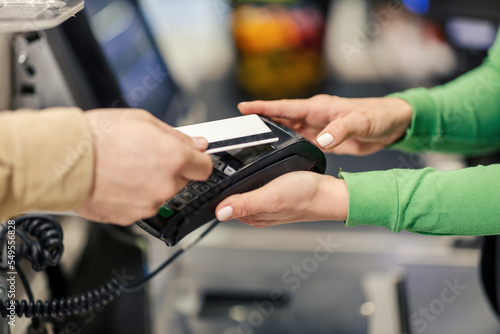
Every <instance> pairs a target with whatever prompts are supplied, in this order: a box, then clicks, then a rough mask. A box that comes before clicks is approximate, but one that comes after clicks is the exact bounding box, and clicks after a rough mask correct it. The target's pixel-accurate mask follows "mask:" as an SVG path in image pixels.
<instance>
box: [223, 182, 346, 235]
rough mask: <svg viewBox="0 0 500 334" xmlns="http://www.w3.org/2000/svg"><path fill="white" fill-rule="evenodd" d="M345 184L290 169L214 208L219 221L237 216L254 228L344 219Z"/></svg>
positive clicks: (236, 217) (229, 198) (227, 199)
mask: <svg viewBox="0 0 500 334" xmlns="http://www.w3.org/2000/svg"><path fill="white" fill-rule="evenodd" d="M348 207H349V195H348V192H347V186H346V184H345V182H344V181H343V180H338V179H336V178H334V177H333V176H327V175H320V174H316V173H312V172H293V173H288V174H285V175H282V176H280V177H279V178H277V179H275V180H273V181H271V182H269V183H268V184H267V185H265V186H263V187H262V188H259V189H257V190H254V191H251V192H248V193H245V194H238V195H233V196H230V197H228V198H226V199H225V200H224V201H222V202H221V203H220V204H219V205H218V206H217V208H216V210H215V212H216V213H217V218H218V219H219V220H221V221H224V220H228V219H233V218H234V219H238V220H241V221H242V222H244V223H245V224H249V225H252V226H255V227H268V226H273V225H280V224H286V223H292V222H300V221H316V220H346V219H347V213H348Z"/></svg>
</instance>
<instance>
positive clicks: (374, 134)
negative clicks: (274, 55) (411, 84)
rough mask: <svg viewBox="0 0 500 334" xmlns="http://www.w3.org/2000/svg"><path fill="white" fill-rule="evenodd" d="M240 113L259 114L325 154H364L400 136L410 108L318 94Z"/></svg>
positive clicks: (397, 102) (390, 101)
mask: <svg viewBox="0 0 500 334" xmlns="http://www.w3.org/2000/svg"><path fill="white" fill-rule="evenodd" d="M239 108H240V111H241V112H242V113H243V114H260V115H264V116H268V117H270V118H271V119H273V120H275V121H277V122H279V123H282V124H284V125H285V126H287V127H289V128H291V129H294V130H295V131H297V132H298V133H299V134H301V135H302V136H304V137H306V138H308V139H310V140H311V141H314V142H315V143H316V144H319V145H320V147H321V148H323V149H324V150H325V151H327V152H332V153H336V154H352V155H365V154H371V153H374V152H376V151H379V150H381V149H383V148H385V147H387V146H388V145H390V144H392V143H394V142H395V141H397V140H398V139H399V138H401V137H403V135H404V134H405V131H406V129H407V128H408V127H409V126H410V122H411V118H412V108H411V106H410V105H409V104H408V103H407V102H406V101H404V100H401V99H397V98H366V99H347V98H341V97H337V96H330V95H318V96H315V97H312V98H310V99H307V100H280V101H269V102H265V101H254V102H245V103H241V104H240V105H239Z"/></svg>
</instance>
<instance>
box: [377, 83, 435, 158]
mask: <svg viewBox="0 0 500 334" xmlns="http://www.w3.org/2000/svg"><path fill="white" fill-rule="evenodd" d="M386 97H390V98H399V99H402V100H405V101H406V102H408V103H409V104H410V105H411V107H412V111H413V112H412V120H411V125H410V127H409V128H408V130H406V134H405V136H404V137H403V138H402V139H401V140H400V141H398V142H396V143H394V144H393V145H391V146H389V147H388V148H390V149H398V150H402V151H407V152H421V151H428V150H430V149H432V147H430V143H431V142H433V140H435V139H436V137H440V136H441V134H440V133H434V132H435V129H440V128H441V126H440V125H441V124H440V121H441V120H440V119H439V117H438V116H437V114H436V105H435V102H434V99H433V98H432V97H431V94H429V91H428V89H426V88H414V89H409V90H407V91H405V92H402V93H394V94H390V95H388V96H386Z"/></svg>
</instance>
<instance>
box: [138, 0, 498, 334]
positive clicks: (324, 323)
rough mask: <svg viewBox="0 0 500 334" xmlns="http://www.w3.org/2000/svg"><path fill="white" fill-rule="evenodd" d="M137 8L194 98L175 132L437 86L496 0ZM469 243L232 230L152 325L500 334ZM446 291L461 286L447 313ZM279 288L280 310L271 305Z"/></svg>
mask: <svg viewBox="0 0 500 334" xmlns="http://www.w3.org/2000/svg"><path fill="white" fill-rule="evenodd" d="M142 3H143V6H144V9H145V12H146V14H147V16H148V18H149V19H150V22H151V25H152V27H153V31H154V33H155V37H156V40H157V42H158V44H159V47H160V49H161V50H162V54H163V55H164V57H165V59H166V61H167V63H168V64H169V66H170V68H171V71H172V74H173V76H174V77H175V79H176V81H177V82H178V83H179V84H180V85H181V86H182V88H183V90H184V91H185V92H186V94H188V95H189V96H190V97H191V98H192V100H193V105H192V109H191V110H190V112H189V113H187V114H186V115H185V118H181V119H180V120H179V122H180V123H192V122H198V121H204V120H212V119H219V118H224V117H230V116H237V115H238V111H237V108H236V105H237V103H238V102H241V101H247V100H252V99H278V98H302V97H310V96H313V95H315V94H319V93H326V94H334V95H339V96H344V97H374V96H384V95H387V94H390V93H392V92H396V91H402V90H405V89H408V88H411V87H417V86H425V87H432V86H434V85H437V84H441V83H444V82H447V81H449V80H451V79H453V78H455V77H456V76H458V75H460V74H462V73H464V72H466V71H468V70H470V69H471V68H473V67H476V66H478V65H479V64H480V63H481V61H482V60H483V58H484V57H485V56H486V53H487V49H488V48H489V47H490V46H491V45H492V43H493V42H494V40H495V38H496V34H497V29H498V23H499V18H500V8H499V6H498V4H496V3H494V2H492V1H477V0H476V1H432V0H430V1H429V0H421V1H419V0H413V1H412V0H407V1H402V2H400V1H383V0H373V1H369V0H333V1H329V0H315V1H314V0H311V1H233V2H228V1H222V0H190V1H182V2H181V1H175V0H173V1H168V0H161V1H160V0H143V1H142ZM488 159H489V158H485V159H483V160H481V162H482V163H485V160H486V162H487V161H488ZM475 163H477V161H467V160H466V159H464V158H463V157H460V156H450V155H439V154H425V155H424V154H422V155H405V154H401V153H400V152H394V151H385V152H381V153H378V154H375V155H372V156H367V157H349V156H333V155H330V156H328V173H330V174H331V175H334V176H335V175H337V174H338V171H339V168H342V170H345V171H350V172H361V171H369V170H384V169H390V168H421V167H425V166H432V167H435V168H438V169H443V170H446V169H457V168H462V167H465V166H467V165H469V164H475ZM332 205H335V203H332ZM328 238H330V239H331V241H332V242H333V243H335V244H337V245H338V247H337V248H335V250H334V252H333V253H331V254H330V253H328V252H326V253H325V254H327V255H325V258H327V259H326V260H324V261H322V262H321V261H316V262H314V261H313V260H311V258H313V259H314V251H315V250H316V249H317V247H318V246H321V245H323V244H322V242H323V241H321V240H327V239H328ZM479 244H480V243H479V240H477V239H475V238H453V237H429V236H421V235H414V234H410V233H405V232H403V233H400V234H394V233H391V232H389V231H386V230H383V229H379V228H371V227H360V228H345V227H343V223H342V222H307V223H299V224H293V225H288V226H280V227H274V228H268V229H265V230H256V229H253V228H250V227H247V226H245V225H244V224H242V223H240V222H237V221H233V222H229V223H226V224H224V225H223V226H221V227H220V228H218V229H217V230H215V231H214V232H213V234H211V235H210V236H209V237H207V239H206V240H205V241H203V242H202V243H201V244H200V246H199V247H198V248H196V249H194V250H192V251H191V252H190V253H189V254H186V256H185V258H184V259H182V261H181V263H180V264H178V267H177V268H176V270H175V271H174V272H171V273H170V274H171V276H170V279H171V281H169V282H170V283H169V285H168V286H167V287H166V289H167V290H168V291H169V294H168V296H169V298H166V299H165V298H164V295H160V296H159V299H160V300H161V302H163V303H164V304H163V305H168V306H165V307H164V308H163V307H160V308H158V310H159V311H158V312H159V314H158V316H157V321H156V324H157V326H159V327H157V328H158V332H168V333H225V334H232V333H345V334H348V333H349V334H351V333H352V334H354V333H356V334H357V333H381V334H382V333H383V334H389V333H464V334H465V333H472V332H477V333H498V332H499V330H500V326H499V325H498V323H497V321H496V319H495V316H494V315H493V313H492V312H491V310H490V307H489V305H488V303H487V300H486V299H485V297H484V295H483V293H482V290H481V287H480V285H479V274H478V268H477V266H478V262H479V250H478V247H479ZM323 251H324V249H323ZM297 268H302V269H297ZM294 269H295V271H294ZM301 270H302V272H301ZM447 282H454V283H455V284H456V283H457V282H458V284H461V285H463V286H467V287H466V288H465V289H464V291H461V292H459V294H460V296H457V297H456V299H455V300H454V301H453V302H451V303H449V304H448V303H445V302H444V300H443V297H442V296H443V295H442V294H443V291H444V290H445V289H447V288H448V285H447V284H448V283H447ZM156 283H158V284H164V282H156ZM156 283H155V284H156ZM274 289H278V290H279V291H281V292H283V296H284V297H283V298H284V301H283V302H282V303H273V304H272V305H273V306H272V307H271V306H269V305H270V304H268V303H266V300H270V297H271V296H272V294H273V290H274ZM153 291H154V289H153ZM445 293H446V292H445ZM160 310H161V311H160ZM167 310H168V311H167ZM158 319H160V320H159V321H158ZM167 319H170V320H168V321H167ZM160 328H161V329H160Z"/></svg>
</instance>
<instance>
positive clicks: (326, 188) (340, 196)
mask: <svg viewBox="0 0 500 334" xmlns="http://www.w3.org/2000/svg"><path fill="white" fill-rule="evenodd" d="M319 189H320V191H319V192H320V194H319V198H320V202H321V205H322V209H323V210H321V212H323V215H324V217H321V218H323V219H326V220H336V221H345V220H347V216H348V212H349V192H348V190H347V185H346V183H345V181H344V180H341V179H337V178H335V177H333V176H330V175H323V176H322V180H321V182H320V184H319Z"/></svg>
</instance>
